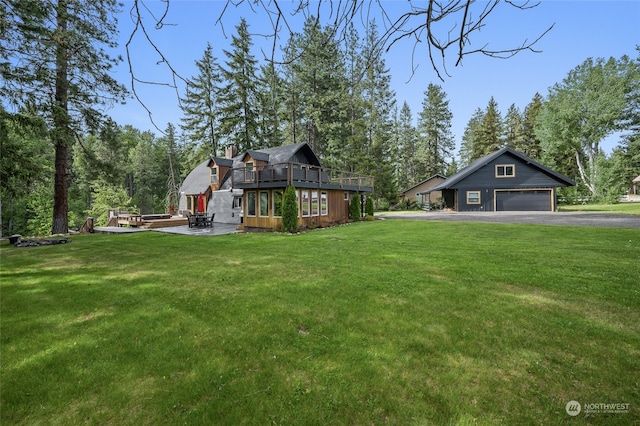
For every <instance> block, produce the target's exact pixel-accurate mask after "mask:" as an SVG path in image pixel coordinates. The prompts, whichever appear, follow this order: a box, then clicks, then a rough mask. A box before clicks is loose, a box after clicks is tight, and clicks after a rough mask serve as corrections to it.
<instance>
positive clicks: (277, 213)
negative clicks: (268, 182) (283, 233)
mask: <svg viewBox="0 0 640 426" xmlns="http://www.w3.org/2000/svg"><path fill="white" fill-rule="evenodd" d="M283 197H284V195H283V192H282V190H280V189H276V190H275V191H273V217H282V199H283Z"/></svg>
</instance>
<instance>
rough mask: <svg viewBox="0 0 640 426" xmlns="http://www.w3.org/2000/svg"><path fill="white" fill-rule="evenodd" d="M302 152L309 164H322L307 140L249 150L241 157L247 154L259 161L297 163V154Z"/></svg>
mask: <svg viewBox="0 0 640 426" xmlns="http://www.w3.org/2000/svg"><path fill="white" fill-rule="evenodd" d="M298 153H300V154H302V155H303V156H304V157H305V158H306V162H307V164H310V165H313V166H320V165H321V164H320V160H319V159H318V157H317V156H316V154H315V153H314V152H313V150H312V149H311V147H310V146H309V144H308V143H306V142H300V143H296V144H292V145H284V146H278V147H275V148H265V149H257V150H249V151H247V152H246V153H244V154H243V155H242V157H241V161H242V160H244V158H245V157H246V156H247V155H251V158H253V159H254V160H257V161H265V162H267V163H272V164H275V163H297V162H300V161H296V157H297V156H298V155H297V154H298Z"/></svg>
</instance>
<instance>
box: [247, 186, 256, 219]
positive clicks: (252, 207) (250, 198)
mask: <svg viewBox="0 0 640 426" xmlns="http://www.w3.org/2000/svg"><path fill="white" fill-rule="evenodd" d="M255 215H256V191H247V216H255Z"/></svg>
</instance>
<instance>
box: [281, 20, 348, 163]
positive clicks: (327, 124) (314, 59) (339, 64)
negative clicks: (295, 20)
mask: <svg viewBox="0 0 640 426" xmlns="http://www.w3.org/2000/svg"><path fill="white" fill-rule="evenodd" d="M333 35H334V34H333V33H332V32H331V31H329V30H328V29H327V30H323V29H322V28H321V26H320V23H319V21H318V19H317V18H315V17H313V16H311V17H309V18H308V19H307V20H306V22H305V24H304V29H303V32H302V34H294V35H293V36H292V39H291V41H290V44H289V46H288V51H287V57H288V58H290V59H289V60H288V63H287V68H288V71H287V74H288V76H289V78H290V81H289V84H290V85H291V87H292V89H289V90H288V92H289V98H288V108H289V110H290V111H291V115H292V124H293V129H294V132H295V138H296V139H297V141H306V142H308V143H309V144H310V145H311V148H312V149H313V150H314V152H316V154H318V156H319V157H320V158H322V159H323V162H324V163H325V165H329V166H333V165H334V164H335V162H336V161H335V159H334V158H332V157H331V155H330V154H331V153H332V152H336V151H337V150H338V148H336V147H342V144H343V139H344V137H345V134H346V133H345V127H346V124H345V122H346V120H345V117H346V113H345V110H344V108H342V106H343V102H344V97H345V96H344V93H345V72H344V61H343V57H342V52H341V51H340V49H339V48H338V43H337V42H336V41H335V40H334V38H333ZM292 91H296V92H297V93H295V97H293V96H294V94H293V93H292ZM294 103H295V105H294ZM327 154H329V155H327Z"/></svg>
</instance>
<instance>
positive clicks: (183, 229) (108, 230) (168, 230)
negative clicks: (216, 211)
mask: <svg viewBox="0 0 640 426" xmlns="http://www.w3.org/2000/svg"><path fill="white" fill-rule="evenodd" d="M237 228H238V225H237V224H235V223H219V222H216V223H214V225H213V227H205V228H189V227H188V226H187V225H180V226H168V227H165V228H155V229H142V228H133V227H122V228H120V227H115V226H102V227H96V228H94V232H96V233H101V234H129V233H133V232H163V233H165V234H178V235H195V236H203V237H204V236H212V235H225V234H234V233H238V232H242V231H238V229H237Z"/></svg>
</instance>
